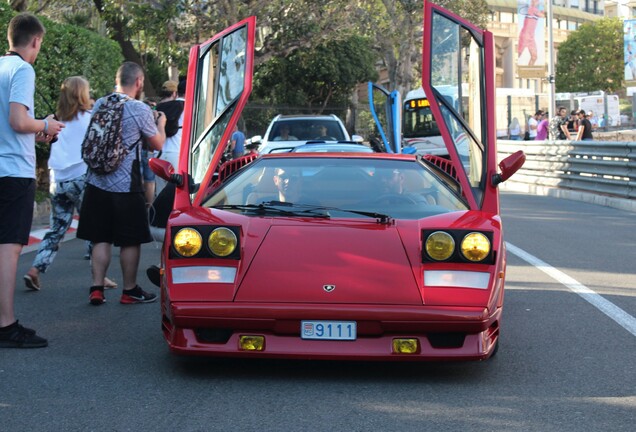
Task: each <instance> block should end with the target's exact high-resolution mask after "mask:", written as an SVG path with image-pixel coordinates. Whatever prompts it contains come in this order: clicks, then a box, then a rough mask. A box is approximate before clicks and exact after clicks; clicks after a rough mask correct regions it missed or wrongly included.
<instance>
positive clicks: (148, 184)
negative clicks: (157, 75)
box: [141, 99, 165, 207]
mask: <svg viewBox="0 0 636 432" xmlns="http://www.w3.org/2000/svg"><path fill="white" fill-rule="evenodd" d="M144 103H145V104H146V105H148V106H149V107H150V109H151V110H152V114H153V116H154V118H155V122H156V121H157V119H158V114H159V113H158V112H157V111H156V109H157V103H156V102H155V101H153V100H150V99H146V100H145V101H144ZM164 118H165V117H164ZM141 142H142V147H141V175H142V178H143V183H144V197H145V198H146V206H147V207H150V205H152V202H153V201H154V200H155V190H156V189H157V185H156V183H155V182H156V176H155V173H154V172H153V171H152V170H151V169H150V166H149V165H148V160H149V159H150V158H151V157H154V155H155V153H154V151H152V150H151V149H150V148H149V144H148V142H147V141H146V139H145V138H142V140H141Z"/></svg>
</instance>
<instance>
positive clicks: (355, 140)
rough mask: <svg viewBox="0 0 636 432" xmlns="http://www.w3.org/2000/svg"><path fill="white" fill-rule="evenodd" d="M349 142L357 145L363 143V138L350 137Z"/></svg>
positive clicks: (358, 136)
mask: <svg viewBox="0 0 636 432" xmlns="http://www.w3.org/2000/svg"><path fill="white" fill-rule="evenodd" d="M351 141H353V142H357V143H363V142H364V138H362V137H361V136H360V135H351Z"/></svg>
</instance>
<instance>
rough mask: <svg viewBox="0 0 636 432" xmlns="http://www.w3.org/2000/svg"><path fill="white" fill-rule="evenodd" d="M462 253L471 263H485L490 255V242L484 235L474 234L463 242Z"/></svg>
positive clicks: (469, 235)
mask: <svg viewBox="0 0 636 432" xmlns="http://www.w3.org/2000/svg"><path fill="white" fill-rule="evenodd" d="M461 251H462V255H463V256H464V257H465V258H466V259H467V260H469V261H473V262H479V261H483V260H485V259H486V257H487V256H488V254H489V253H490V240H488V237H486V236H485V235H483V234H482V233H478V232H472V233H470V234H467V235H466V237H464V240H462V245H461Z"/></svg>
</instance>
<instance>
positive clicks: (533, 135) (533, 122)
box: [528, 116, 539, 139]
mask: <svg viewBox="0 0 636 432" xmlns="http://www.w3.org/2000/svg"><path fill="white" fill-rule="evenodd" d="M532 126H534V129H533V128H532ZM538 126H539V122H538V121H537V119H535V118H534V116H532V117H530V118H529V119H528V132H529V133H530V139H534V138H536V136H537V127H538Z"/></svg>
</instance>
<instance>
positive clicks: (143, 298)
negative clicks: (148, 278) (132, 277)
mask: <svg viewBox="0 0 636 432" xmlns="http://www.w3.org/2000/svg"><path fill="white" fill-rule="evenodd" d="M155 300H157V295H156V294H151V293H149V292H146V291H144V290H142V289H141V287H140V286H139V285H137V286H136V287H134V288H133V289H131V290H124V291H122V293H121V300H120V303H123V304H135V303H152V302H153V301H155Z"/></svg>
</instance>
